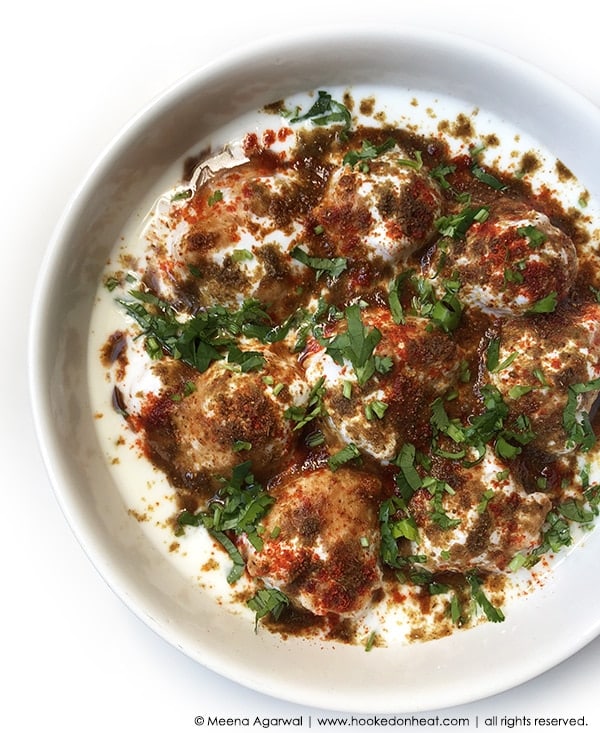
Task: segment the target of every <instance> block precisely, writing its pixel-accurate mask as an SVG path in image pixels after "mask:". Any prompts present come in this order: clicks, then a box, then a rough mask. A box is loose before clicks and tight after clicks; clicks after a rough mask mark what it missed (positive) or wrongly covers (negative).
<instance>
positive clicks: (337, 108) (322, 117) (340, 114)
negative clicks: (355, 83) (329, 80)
mask: <svg viewBox="0 0 600 733" xmlns="http://www.w3.org/2000/svg"><path fill="white" fill-rule="evenodd" d="M306 120H310V121H311V122H312V123H313V125H319V126H324V125H329V124H331V123H337V122H340V123H341V124H342V125H343V129H344V131H345V132H347V131H348V130H349V129H350V128H351V127H352V116H351V115H350V111H349V110H348V108H347V107H346V106H345V105H343V104H342V103H341V102H337V101H336V100H335V99H333V98H332V96H331V94H329V92H325V91H323V90H320V91H319V92H318V97H317V99H316V101H315V102H314V104H313V105H312V106H311V107H310V109H309V110H308V112H306V113H305V114H303V115H296V116H295V117H292V118H291V119H290V122H291V123H296V122H304V121H306Z"/></svg>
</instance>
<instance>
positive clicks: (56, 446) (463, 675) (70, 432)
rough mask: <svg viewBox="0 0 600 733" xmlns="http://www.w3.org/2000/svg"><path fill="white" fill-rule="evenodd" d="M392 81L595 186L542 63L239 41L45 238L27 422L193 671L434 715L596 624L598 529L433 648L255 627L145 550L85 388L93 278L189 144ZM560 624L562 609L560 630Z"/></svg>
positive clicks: (565, 647)
mask: <svg viewBox="0 0 600 733" xmlns="http://www.w3.org/2000/svg"><path fill="white" fill-rule="evenodd" d="M345 84H348V85H359V84H360V85H369V84H388V85H397V86H399V87H402V88H409V89H412V90H415V93H417V92H419V91H425V92H431V93H434V94H435V93H438V92H439V93H440V94H444V95H450V96H451V97H452V96H454V97H456V98H458V99H460V100H464V101H465V103H466V105H467V106H469V107H478V108H480V109H482V110H488V111H490V112H491V113H493V114H495V115H497V116H499V117H500V118H502V119H506V120H508V121H510V122H511V123H514V124H515V125H516V126H517V127H518V128H520V129H522V130H523V131H524V132H525V133H526V134H529V135H531V136H532V137H533V138H534V139H537V140H539V141H540V142H541V144H543V145H544V146H545V147H547V148H548V149H549V150H551V151H552V152H553V154H554V155H555V156H556V157H558V158H560V159H561V160H562V161H563V162H564V163H565V164H566V165H567V166H568V167H569V168H570V169H571V170H572V171H573V172H574V173H575V174H576V175H577V177H578V178H579V179H580V181H582V182H583V184H584V185H585V186H586V187H587V188H588V190H589V191H590V193H591V195H592V196H593V197H596V198H597V197H598V196H599V195H600V171H599V169H598V160H600V135H599V134H598V132H599V131H600V112H599V111H598V110H597V109H596V108H595V107H594V106H593V105H592V104H591V103H589V102H588V101H586V100H585V99H583V98H581V97H580V96H578V95H577V94H575V93H574V92H572V91H571V90H569V89H568V88H566V87H565V86H563V85H561V84H559V83H558V82H556V81H555V80H553V79H552V78H549V77H548V76H546V75H545V74H543V73H541V72H540V71H538V70H536V69H535V68H532V67H529V66H526V65H524V64H523V63H521V62H520V61H517V60H516V59H514V58H511V57H509V56H507V55H505V54H503V53H500V52H498V51H495V50H492V49H490V48H487V47H483V46H481V45H479V44H476V43H473V42H470V41H467V40H465V39H464V38H458V37H450V36H446V35H440V34H437V33H427V32H421V31H402V30H398V31H396V30H382V29H379V30H377V29H367V30H364V29H362V30H361V29H358V28H357V29H350V28H343V29H340V30H339V31H338V32H331V31H327V32H324V33H318V32H315V31H314V30H313V31H311V32H310V34H302V35H297V36H295V35H291V36H289V35H288V36H285V37H281V38H276V39H272V40H270V41H267V42H262V43H260V44H257V45H254V46H251V47H248V48H245V49H242V50H240V51H236V52H235V53H232V54H230V55H228V56H227V57H225V58H223V59H221V60H219V61H217V62H216V63H213V64H211V65H209V66H207V67H205V68H202V69H200V70H199V71H197V72H196V73H193V74H191V75H190V76H188V77H187V78H185V79H183V80H182V81H180V82H179V83H177V84H176V85H175V86H174V87H173V88H171V89H170V90H169V91H167V92H166V93H165V94H164V95H162V96H161V97H160V98H158V99H157V100H155V101H154V102H153V103H152V104H150V105H149V106H148V107H147V108H146V109H144V110H143V111H142V112H141V113H140V114H139V115H138V116H137V117H136V118H135V119H134V120H133V121H132V122H131V123H130V124H129V125H128V126H127V127H126V128H125V129H124V130H123V131H122V132H121V134H120V135H119V136H118V137H117V138H116V139H115V140H114V142H113V143H112V144H111V145H110V146H109V148H108V149H107V150H106V151H105V152H104V154H103V155H102V156H101V157H100V159H99V160H98V161H97V163H96V164H95V166H94V167H93V169H92V170H91V171H90V173H89V174H88V176H87V177H86V179H85V180H84V181H83V183H82V185H81V186H80V188H79V189H78V191H77V192H76V194H75V195H74V197H73V199H72V200H71V202H70V204H69V205H68V207H67V209H66V211H65V213H64V215H63V217H62V219H61V221H60V223H59V225H58V227H57V229H56V232H55V234H54V237H53V240H52V242H51V243H50V245H49V248H48V252H47V256H46V259H45V262H44V264H43V267H42V271H41V276H40V280H39V283H38V287H37V292H36V297H35V303H34V308H33V319H32V325H31V340H30V348H31V351H30V378H31V390H32V400H33V406H34V412H35V422H36V427H37V433H38V436H39V441H40V444H41V448H42V451H43V456H44V459H45V462H46V465H47V468H48V471H49V474H50V478H51V481H52V484H53V486H54V488H55V491H56V496H57V498H58V501H59V503H60V505H61V507H62V509H63V511H64V514H65V515H66V518H67V521H68V523H69V524H70V526H71V528H72V530H73V532H74V533H75V535H76V536H77V538H78V539H79V541H80V543H81V545H82V546H83V548H84V550H85V552H86V553H87V554H88V556H89V558H90V559H91V561H92V562H93V563H94V565H95V566H96V568H97V569H98V571H99V573H100V574H101V575H102V576H103V577H104V578H105V580H106V581H107V582H108V584H109V585H110V586H111V587H112V588H113V589H114V591H115V593H116V594H117V595H118V596H119V597H120V598H121V599H122V600H123V601H124V603H126V604H127V605H128V606H129V607H130V608H131V609H132V610H133V611H134V612H135V613H136V614H137V615H138V616H139V618H140V619H141V620H142V621H143V622H144V623H146V624H148V626H150V627H151V628H152V629H154V630H155V631H156V632H157V633H158V634H159V635H160V636H161V637H163V638H164V639H166V640H167V641H168V642H170V643H171V644H172V645H173V646H175V647H176V648H178V649H180V650H181V651H182V652H184V653H185V654H187V655H189V656H190V657H191V658H193V659H195V660H197V661H198V662H199V663H200V664H202V665H205V666H206V667H208V668H210V669H212V670H215V671H216V672H218V673H220V674H222V675H224V676H226V677H228V678H231V679H233V680H236V681H237V682H240V683H242V684H244V685H246V686H248V687H250V688H253V689H257V690H260V691H262V692H265V693H268V694H270V695H273V696H276V697H279V698H282V699H285V700H289V701H293V702H297V703H303V704H307V705H311V706H315V707H321V708H335V709H338V710H347V711H362V712H380V713H381V712H414V711H418V710H431V709H434V708H441V707H446V706H451V705H456V704H460V703H465V702H468V701H473V700H476V699H480V698H483V697H485V696H488V695H491V694H494V693H497V692H500V691H503V690H506V689H508V688H510V687H512V686H514V685H517V684H519V683H522V682H524V681H526V680H528V679H531V678H532V677H534V676H536V675H537V674H539V673H541V672H543V671H545V670H547V669H548V668H550V667H551V666H553V665H555V664H557V663H559V662H560V661H562V660H563V659H565V658H566V657H568V656H569V655H571V654H572V653H574V652H575V651H577V650H578V649H579V648H581V647H582V646H583V645H584V644H586V643H587V642H589V641H590V640H591V639H592V638H594V637H595V636H596V635H597V634H598V633H599V632H600V610H599V609H600V586H599V585H598V584H597V583H587V584H586V594H587V595H586V600H585V603H577V602H575V600H574V599H576V598H578V597H579V596H580V593H581V585H580V584H581V581H582V578H585V577H586V576H587V577H595V567H596V561H595V554H596V553H598V551H599V550H600V547H599V541H598V537H597V533H596V534H593V535H591V536H590V537H589V538H588V539H587V542H586V545H585V546H584V547H578V548H577V549H576V551H574V552H573V553H571V554H570V555H569V556H568V558H567V559H566V561H565V562H563V563H562V564H560V565H559V566H558V567H557V568H556V570H555V572H554V576H553V579H552V582H551V583H547V584H546V585H545V586H544V587H542V588H541V589H540V590H538V591H536V592H535V593H533V594H531V596H530V597H528V598H527V599H523V600H522V601H519V602H518V603H516V604H515V606H514V607H512V608H511V609H510V613H508V618H507V620H506V622H505V623H503V624H486V625H483V626H480V627H477V628H475V629H473V630H469V631H467V632H459V633H456V634H454V635H453V636H452V637H449V638H445V639H442V640H439V641H435V642H428V643H424V644H417V645H413V646H408V647H406V646H402V647H392V648H387V649H383V648H382V649H376V650H373V651H372V652H371V653H368V654H367V653H365V651H364V649H363V648H361V647H353V646H345V645H341V644H334V645H331V646H328V645H322V644H314V643H310V642H307V641H303V640H301V639H294V638H292V639H290V640H287V641H284V640H282V639H281V638H279V637H278V636H276V635H272V634H268V633H260V634H254V633H253V630H252V627H250V628H249V627H248V624H247V619H245V618H244V619H241V618H240V617H239V616H234V615H230V614H228V613H227V612H225V611H224V610H223V609H221V608H220V607H219V606H217V605H216V604H215V603H214V601H213V599H212V598H211V597H209V596H206V595H203V594H202V593H198V592H192V589H191V588H190V587H189V586H188V581H187V579H186V578H183V577H180V576H178V575H177V574H176V573H175V572H174V571H173V567H172V565H170V564H169V563H168V562H166V560H165V558H164V555H163V554H161V553H160V552H159V551H158V550H157V549H156V548H155V547H154V546H153V545H152V544H150V543H149V541H148V539H147V537H146V535H144V533H143V532H142V531H141V529H140V527H139V525H138V524H137V523H136V522H135V521H132V520H131V518H130V517H128V515H127V511H126V507H125V505H124V503H123V500H122V498H121V495H120V493H119V492H118V490H117V488H116V486H115V483H114V480H113V477H112V476H111V473H110V471H109V469H108V467H107V465H106V462H105V459H104V457H103V455H102V451H101V450H100V448H99V445H98V438H97V433H96V429H95V426H94V420H93V416H92V410H91V407H90V400H89V397H88V384H87V368H86V359H87V353H86V352H87V345H88V332H89V324H90V315H91V311H92V307H93V301H94V295H95V292H96V288H97V284H98V281H99V277H100V273H101V271H102V268H103V266H104V264H105V260H106V257H107V254H108V252H109V250H110V249H111V248H112V246H113V243H114V242H115V241H116V239H117V237H118V235H119V232H120V231H121V229H122V227H123V226H124V224H125V222H126V220H127V218H128V217H129V216H130V214H131V212H132V211H134V210H135V209H136V208H137V207H138V206H139V202H140V201H142V200H143V199H144V197H145V196H146V195H147V193H148V191H149V190H150V188H151V187H152V185H153V184H154V183H155V181H156V180H157V179H158V178H159V177H160V176H161V174H163V173H164V171H165V170H166V168H168V167H169V166H170V165H171V164H172V163H173V162H174V161H176V160H177V159H178V158H180V156H181V155H183V154H184V153H185V152H186V151H187V150H189V149H190V148H191V147H192V146H193V145H194V144H195V143H196V142H197V141H199V140H200V139H202V138H205V137H206V136H208V135H209V133H210V132H211V131H212V130H216V129H217V128H219V127H220V126H221V125H223V124H224V123H226V122H228V121H229V120H231V119H233V118H235V117H237V116H239V115H241V114H244V113H246V112H249V111H252V110H254V109H258V108H260V107H261V106H262V105H264V104H265V103H268V102H271V101H273V100H276V99H281V98H285V97H286V96H289V95H290V94H292V93H295V92H302V91H307V90H311V89H323V88H325V89H326V88H327V87H332V86H339V85H345ZM565 619H568V626H567V627H566V624H565Z"/></svg>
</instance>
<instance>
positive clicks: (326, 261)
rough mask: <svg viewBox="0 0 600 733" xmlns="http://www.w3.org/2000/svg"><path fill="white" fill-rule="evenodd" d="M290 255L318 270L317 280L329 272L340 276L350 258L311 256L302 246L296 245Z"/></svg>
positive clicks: (330, 274)
mask: <svg viewBox="0 0 600 733" xmlns="http://www.w3.org/2000/svg"><path fill="white" fill-rule="evenodd" d="M290 256H291V257H292V258H293V259H294V260H297V261H298V262H301V263H302V264H303V265H306V266H307V267H311V268H312V269H313V270H315V271H316V276H317V280H318V279H319V278H320V277H321V275H323V273H327V274H328V275H329V276H330V277H332V278H336V277H339V276H340V275H341V274H342V272H344V270H345V269H346V268H347V267H348V260H347V259H346V258H345V257H333V258H328V257H311V256H310V255H309V254H308V253H307V252H305V251H304V250H303V249H302V248H300V247H294V249H293V250H292V251H291V252H290Z"/></svg>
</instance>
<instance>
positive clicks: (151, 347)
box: [117, 291, 269, 372]
mask: <svg viewBox="0 0 600 733" xmlns="http://www.w3.org/2000/svg"><path fill="white" fill-rule="evenodd" d="M131 295H132V296H133V298H134V299H135V300H133V301H130V300H122V299H121V300H118V301H117V302H118V303H119V304H120V305H121V306H123V308H124V309H125V310H126V312H127V313H128V314H129V315H130V316H131V317H132V318H134V319H135V320H136V321H137V323H138V325H139V326H140V327H141V329H142V333H143V335H144V336H145V339H146V350H147V351H148V353H149V354H150V356H151V357H152V358H153V359H159V358H161V357H162V355H163V353H167V354H169V356H171V357H172V358H174V359H178V360H181V361H183V362H185V363H186V364H189V365H190V366H192V367H194V368H195V369H197V370H198V371H199V372H204V371H206V370H207V369H208V367H209V366H210V365H211V364H212V362H213V361H218V360H220V359H223V358H225V356H227V357H228V360H229V361H230V362H232V363H236V364H237V365H238V366H240V368H241V369H242V371H250V370H253V369H260V368H261V367H262V365H263V364H264V357H262V355H261V354H259V353H258V352H252V351H250V352H243V351H241V350H240V349H239V348H238V346H237V345H236V342H237V339H238V337H239V336H241V335H244V334H246V333H247V332H248V331H249V330H252V329H254V328H255V327H256V328H258V327H260V329H261V330H262V331H264V332H266V331H268V329H269V326H268V316H267V314H266V313H265V311H264V310H263V309H262V306H261V305H260V304H259V303H258V301H254V300H248V301H246V302H245V303H244V304H243V305H242V307H241V308H240V309H239V310H238V311H235V312H233V311H229V310H227V309H226V308H225V307H223V306H212V307H210V308H207V309H205V310H202V311H200V312H199V313H197V314H196V315H194V316H192V317H191V318H188V319H187V320H185V319H184V318H182V317H181V316H180V315H179V314H178V313H177V311H176V310H175V308H174V307H173V306H172V305H171V304H169V303H167V302H166V301H164V300H161V299H160V298H158V297H156V296H155V295H153V294H152V293H147V292H142V291H132V292H131ZM253 335H254V334H253Z"/></svg>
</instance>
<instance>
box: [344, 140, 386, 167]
mask: <svg viewBox="0 0 600 733" xmlns="http://www.w3.org/2000/svg"><path fill="white" fill-rule="evenodd" d="M395 144H396V143H395V142H394V140H393V139H392V138H389V140H386V141H385V142H384V143H382V144H381V145H374V144H373V143H372V142H370V141H369V140H363V141H362V143H361V147H360V150H350V151H349V152H348V153H346V155H345V156H344V159H343V161H342V162H343V164H344V165H349V166H350V167H351V168H354V166H355V165H356V164H357V163H362V164H363V165H364V166H365V167H363V168H362V170H364V171H365V172H366V171H367V170H368V166H367V165H366V161H368V160H373V159H374V158H377V157H378V156H379V155H382V154H383V153H385V152H387V151H388V150H391V149H392V148H393V147H394V145H395Z"/></svg>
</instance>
